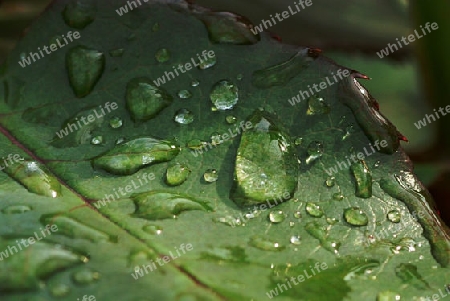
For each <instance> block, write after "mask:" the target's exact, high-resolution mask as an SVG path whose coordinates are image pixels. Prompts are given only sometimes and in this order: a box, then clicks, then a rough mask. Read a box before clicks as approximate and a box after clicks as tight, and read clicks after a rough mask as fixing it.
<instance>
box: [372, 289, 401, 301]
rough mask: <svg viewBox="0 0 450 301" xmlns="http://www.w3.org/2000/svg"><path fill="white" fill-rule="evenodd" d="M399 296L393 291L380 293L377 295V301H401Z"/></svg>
mask: <svg viewBox="0 0 450 301" xmlns="http://www.w3.org/2000/svg"><path fill="white" fill-rule="evenodd" d="M400 300H401V297H400V295H399V294H397V293H395V292H391V291H384V292H379V293H378V295H377V301H400Z"/></svg>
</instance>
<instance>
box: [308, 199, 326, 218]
mask: <svg viewBox="0 0 450 301" xmlns="http://www.w3.org/2000/svg"><path fill="white" fill-rule="evenodd" d="M305 210H306V213H308V214H309V215H310V216H312V217H322V216H323V210H322V208H321V207H320V205H318V204H316V203H310V202H308V203H306V207H305Z"/></svg>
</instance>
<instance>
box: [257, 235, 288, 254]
mask: <svg viewBox="0 0 450 301" xmlns="http://www.w3.org/2000/svg"><path fill="white" fill-rule="evenodd" d="M250 245H251V246H252V247H255V248H258V249H260V250H264V251H281V250H283V249H284V248H285V247H284V246H282V245H281V244H280V243H278V242H275V241H273V240H269V239H266V238H263V237H260V236H253V237H252V238H251V239H250Z"/></svg>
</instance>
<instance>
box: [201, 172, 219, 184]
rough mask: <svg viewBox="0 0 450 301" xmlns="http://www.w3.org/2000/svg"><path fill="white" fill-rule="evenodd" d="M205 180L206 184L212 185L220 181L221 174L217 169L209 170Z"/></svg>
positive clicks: (204, 175)
mask: <svg viewBox="0 0 450 301" xmlns="http://www.w3.org/2000/svg"><path fill="white" fill-rule="evenodd" d="M203 178H204V179H205V181H206V182H208V183H212V182H215V181H217V180H218V179H219V174H218V173H217V170H215V169H207V170H206V171H205V173H204V174H203Z"/></svg>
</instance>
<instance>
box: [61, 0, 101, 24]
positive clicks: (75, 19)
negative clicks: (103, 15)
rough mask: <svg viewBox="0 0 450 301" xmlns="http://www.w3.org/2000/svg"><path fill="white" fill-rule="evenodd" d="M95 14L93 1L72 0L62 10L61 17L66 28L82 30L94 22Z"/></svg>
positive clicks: (95, 9)
mask: <svg viewBox="0 0 450 301" xmlns="http://www.w3.org/2000/svg"><path fill="white" fill-rule="evenodd" d="M96 13H97V8H96V5H95V1H90V0H72V1H70V2H69V3H68V4H67V5H66V7H65V8H64V11H63V12H62V16H63V19H64V21H65V22H66V24H67V25H68V26H70V27H72V28H76V29H83V28H85V27H86V26H88V25H89V24H91V23H92V21H94V18H95V15H96Z"/></svg>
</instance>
